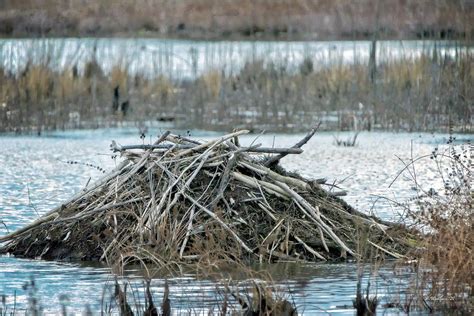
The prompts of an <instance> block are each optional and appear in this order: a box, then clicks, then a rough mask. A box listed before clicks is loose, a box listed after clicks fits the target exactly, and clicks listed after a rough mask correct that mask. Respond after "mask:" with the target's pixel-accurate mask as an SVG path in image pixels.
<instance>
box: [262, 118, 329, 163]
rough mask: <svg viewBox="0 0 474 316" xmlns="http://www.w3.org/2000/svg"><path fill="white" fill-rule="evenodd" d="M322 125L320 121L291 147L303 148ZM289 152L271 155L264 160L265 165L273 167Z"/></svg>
mask: <svg viewBox="0 0 474 316" xmlns="http://www.w3.org/2000/svg"><path fill="white" fill-rule="evenodd" d="M320 125H321V122H319V123H318V124H317V125H316V126H315V127H313V128H312V129H311V131H310V132H309V133H308V134H307V135H306V136H305V137H304V138H303V139H302V140H300V141H299V142H298V143H296V144H295V145H294V146H293V147H291V148H301V147H303V145H304V144H306V143H307V142H308V141H309V140H310V139H311V138H312V137H313V136H314V134H315V133H316V131H317V130H318V129H319V126H320ZM287 155H288V154H279V155H276V156H273V157H270V158H268V159H267V161H265V162H264V165H265V167H270V168H271V167H273V166H275V165H277V164H278V162H279V161H280V160H281V159H282V158H283V157H285V156H287Z"/></svg>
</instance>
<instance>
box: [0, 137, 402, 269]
mask: <svg viewBox="0 0 474 316" xmlns="http://www.w3.org/2000/svg"><path fill="white" fill-rule="evenodd" d="M315 131H316V128H315V129H313V130H312V131H311V132H310V133H308V135H307V136H306V137H304V139H302V140H301V141H300V142H299V143H298V144H296V145H295V146H293V147H291V148H263V147H261V146H260V145H259V144H257V145H251V146H250V147H242V146H241V145H240V143H239V136H240V135H243V134H246V133H248V131H245V130H243V131H237V132H234V133H231V134H228V135H225V136H222V137H219V138H216V139H214V140H211V141H207V142H198V141H196V140H192V139H188V138H185V137H180V136H177V135H173V134H171V133H170V132H166V133H164V134H163V135H161V137H159V139H158V140H157V141H156V142H155V143H154V144H153V145H137V146H119V145H118V144H116V143H115V142H112V145H111V149H112V150H113V151H114V152H119V153H120V155H121V157H122V158H123V161H122V162H121V163H120V164H119V165H118V167H117V168H116V169H115V170H113V171H112V172H111V173H110V174H107V175H105V176H104V177H103V178H102V179H99V180H98V181H97V182H96V183H95V184H93V185H90V186H88V187H87V188H85V189H83V190H82V191H81V192H79V193H78V194H76V195H75V196H74V197H72V198H71V199H69V200H68V201H66V202H64V203H62V204H61V205H60V206H59V207H57V208H55V209H53V210H52V211H50V212H49V213H47V214H45V215H44V216H43V217H41V218H39V219H38V220H36V221H35V222H33V223H31V224H29V225H27V226H26V227H24V228H22V229H19V230H17V231H15V232H13V233H10V234H8V235H6V236H3V237H0V242H2V244H3V246H2V248H1V252H3V253H11V254H13V255H16V256H22V257H30V258H43V259H59V260H61V259H62V260H103V261H107V262H109V263H110V262H120V263H121V264H127V263H131V262H137V261H139V262H151V263H156V264H158V265H161V266H163V265H167V264H170V263H177V264H181V263H183V264H184V263H192V262H199V261H203V260H206V262H210V261H212V260H221V259H226V260H231V261H232V260H241V259H250V260H252V259H256V260H261V261H262V260H265V261H277V260H284V261H321V260H335V259H338V258H341V257H342V258H347V257H356V256H358V255H360V249H361V241H362V244H364V245H365V248H367V247H368V248H370V249H372V250H375V251H377V253H379V254H384V255H386V256H389V257H401V256H403V254H404V253H405V252H406V248H407V243H406V242H405V241H406V240H408V238H407V232H406V230H405V229H404V228H403V227H401V226H399V225H395V224H392V223H388V222H384V221H382V220H380V219H378V218H375V217H371V216H368V215H365V214H363V213H360V212H358V211H356V210H355V209H353V208H352V207H351V206H349V205H348V204H346V203H345V202H344V201H342V200H341V199H340V198H338V197H337V196H335V195H334V194H332V193H331V192H330V191H328V190H325V189H324V187H327V188H330V186H326V184H325V183H324V180H309V179H304V178H302V177H301V176H299V175H297V174H294V173H288V172H286V171H285V170H283V169H282V168H281V167H280V166H279V165H278V162H279V161H280V159H281V158H283V157H285V156H286V155H289V154H299V153H301V152H302V149H301V147H302V146H303V145H304V144H305V143H306V142H307V141H308V140H309V139H310V138H311V137H312V136H313V135H314V133H315ZM311 163H317V162H311ZM361 236H362V237H361Z"/></svg>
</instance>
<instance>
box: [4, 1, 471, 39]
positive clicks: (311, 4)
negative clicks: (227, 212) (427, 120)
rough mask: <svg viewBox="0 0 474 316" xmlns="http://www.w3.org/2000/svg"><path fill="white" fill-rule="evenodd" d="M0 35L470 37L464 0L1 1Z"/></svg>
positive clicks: (468, 16) (469, 13)
mask: <svg viewBox="0 0 474 316" xmlns="http://www.w3.org/2000/svg"><path fill="white" fill-rule="evenodd" d="M2 4H3V8H1V9H2V10H1V11H0V34H3V35H4V36H71V35H72V36H77V35H80V36H91V35H92V36H110V35H121V34H127V35H150V36H157V35H158V36H180V37H186V38H223V37H224V38H229V37H230V38H242V37H258V38H282V39H292V38H306V39H308V38H312V39H341V38H346V39H357V38H371V37H372V36H374V35H375V34H377V36H378V37H380V38H459V37H462V38H465V37H468V38H470V37H471V36H472V33H473V24H472V21H473V20H474V6H473V4H472V2H471V1H465V0H455V1H448V0H437V1H432V0H423V1H421V0H397V1H394V0H358V1H344V0H338V1H328V0H279V1H275V0H260V1H252V0H233V1H221V0H182V1H175V0H121V1H113V0H106V1H104V0H102V1H94V0H83V1H70V0H22V1H16V0H4V1H2Z"/></svg>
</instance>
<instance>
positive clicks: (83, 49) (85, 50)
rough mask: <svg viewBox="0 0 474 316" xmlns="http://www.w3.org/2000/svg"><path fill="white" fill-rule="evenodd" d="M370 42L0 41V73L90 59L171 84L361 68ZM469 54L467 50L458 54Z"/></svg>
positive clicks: (451, 47)
mask: <svg viewBox="0 0 474 316" xmlns="http://www.w3.org/2000/svg"><path fill="white" fill-rule="evenodd" d="M457 45H458V44H457V43H455V42H450V41H437V42H435V41H378V42H377V60H378V61H384V60H393V59H398V58H400V57H404V58H412V57H415V56H419V55H420V54H422V53H427V54H431V53H432V51H433V48H436V49H437V50H438V52H439V53H440V54H441V55H442V56H444V55H445V54H446V55H448V56H454V55H455V54H456V53H458V52H459V51H460V47H458V46H457ZM370 46H371V42H370V41H335V42H329V41H323V42H317V41H304V42H298V41H295V42H281V41H266V42H251V41H236V42H234V41H219V42H207V41H186V40H161V39H150V38H135V39H126V38H98V39H97V38H81V39H75V38H63V39H61V38H56V39H0V61H2V62H3V65H0V66H3V67H4V68H5V70H7V71H12V72H14V73H16V72H18V71H20V70H21V69H23V68H24V67H25V66H26V63H27V62H28V61H36V62H38V61H39V62H43V63H44V62H46V61H47V63H48V65H50V66H52V67H53V68H56V69H64V68H67V67H72V65H77V67H78V69H79V70H82V69H83V68H84V64H85V63H86V62H89V61H91V60H92V59H94V58H95V59H96V60H97V61H98V63H99V64H100V65H101V66H102V68H103V69H104V70H105V72H107V73H108V72H109V71H110V70H111V68H112V67H113V66H115V65H117V64H121V65H123V66H125V67H127V69H128V70H129V71H130V72H131V73H142V74H145V75H152V76H156V75H158V74H162V75H165V76H169V77H171V78H175V79H182V78H190V77H195V76H196V75H200V74H202V73H205V72H207V71H209V70H213V69H222V70H224V71H226V72H227V73H235V72H237V71H239V70H240V69H241V67H242V66H243V65H244V63H245V62H248V61H256V60H264V61H266V62H270V61H271V62H273V63H275V64H276V65H280V66H283V67H285V68H286V67H287V66H288V67H289V68H296V67H295V66H296V65H298V64H300V63H301V62H302V61H303V60H304V58H311V59H313V61H314V64H315V65H316V66H318V65H327V64H330V63H339V62H343V63H365V62H366V61H367V60H368V58H369V54H370V53H369V52H370ZM463 49H467V50H469V51H472V48H463Z"/></svg>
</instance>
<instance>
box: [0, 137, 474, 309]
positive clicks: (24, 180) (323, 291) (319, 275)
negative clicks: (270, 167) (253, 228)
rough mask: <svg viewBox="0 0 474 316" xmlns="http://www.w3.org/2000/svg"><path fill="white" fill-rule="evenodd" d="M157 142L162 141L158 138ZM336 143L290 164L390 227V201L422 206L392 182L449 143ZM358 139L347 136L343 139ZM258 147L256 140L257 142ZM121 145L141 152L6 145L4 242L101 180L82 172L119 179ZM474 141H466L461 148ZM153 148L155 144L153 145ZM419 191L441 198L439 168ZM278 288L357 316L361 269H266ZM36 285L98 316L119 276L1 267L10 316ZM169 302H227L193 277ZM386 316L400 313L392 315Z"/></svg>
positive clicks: (182, 305)
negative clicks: (408, 165) (411, 162)
mask: <svg viewBox="0 0 474 316" xmlns="http://www.w3.org/2000/svg"><path fill="white" fill-rule="evenodd" d="M152 132H153V133H151V134H153V135H155V136H156V135H157V134H158V132H159V131H157V130H156V131H152ZM191 134H192V136H194V137H196V138H200V139H206V138H209V137H212V136H213V135H215V134H213V133H205V132H199V131H196V132H192V133H191ZM334 135H335V134H334V133H319V134H317V135H316V136H315V137H314V138H313V139H312V140H311V141H310V142H309V143H308V144H307V145H306V146H305V147H304V149H305V152H304V153H303V154H301V155H296V156H289V157H286V158H285V159H284V160H283V161H282V164H283V166H285V167H286V168H287V169H290V170H293V171H297V172H299V173H301V174H303V175H304V176H307V177H311V178H320V177H327V178H328V179H329V182H331V183H332V182H333V181H336V183H337V184H338V185H339V186H340V187H341V188H343V189H346V190H347V191H348V195H347V196H346V197H344V199H346V201H348V202H349V203H350V204H352V205H353V206H355V207H356V208H357V209H359V210H361V211H364V212H368V213H370V212H372V213H375V214H377V215H378V216H381V217H382V218H384V219H392V220H396V219H397V213H398V212H399V211H400V210H399V209H397V208H394V207H393V206H392V205H391V204H390V203H388V201H387V200H386V199H382V198H380V197H388V198H390V199H393V200H396V201H399V202H402V201H405V200H407V199H408V198H410V197H413V196H415V194H416V191H415V190H414V189H413V186H414V183H413V179H412V178H411V177H410V175H409V174H408V173H407V172H405V173H403V174H402V176H400V177H399V179H398V180H397V181H396V182H395V183H394V184H393V185H392V187H391V188H389V185H390V183H391V182H392V180H393V179H394V178H395V177H396V176H397V174H398V172H399V171H400V170H401V169H402V168H403V166H404V165H403V163H402V162H401V160H400V159H403V160H407V159H409V158H410V157H411V156H413V157H419V156H422V155H429V154H430V153H431V152H432V151H433V149H434V148H436V147H439V148H441V149H442V148H443V147H444V145H443V144H445V143H446V141H447V139H448V135H440V134H395V133H361V134H360V135H359V138H358V146H356V147H354V148H345V147H337V146H335V145H334V144H333V136H334ZM349 135H350V134H344V133H341V134H340V135H339V137H340V138H345V137H347V136H349ZM302 136H303V135H302V134H298V135H284V134H280V135H275V136H274V135H263V136H257V135H248V136H245V137H244V138H243V139H242V142H243V143H247V144H250V143H252V142H253V141H255V142H256V143H262V144H263V145H266V146H272V145H275V146H278V147H280V146H291V145H293V144H294V143H296V142H297V141H298V140H299V139H301V137H302ZM256 138H258V139H256ZM112 139H114V140H116V141H117V142H118V143H120V144H122V145H127V144H136V143H141V140H140V139H139V137H138V133H137V131H136V130H135V129H126V130H123V129H122V130H118V129H112V130H96V131H75V132H62V133H61V132H58V133H53V134H50V135H48V136H43V137H30V136H21V137H10V136H1V137H0V148H1V149H0V220H1V223H0V234H5V233H7V231H12V230H15V229H18V228H19V227H22V226H23V225H25V224H26V223H29V222H31V221H33V220H34V219H36V218H37V217H38V216H40V215H41V214H44V213H45V212H47V211H48V210H50V209H51V208H52V207H54V206H56V205H57V204H59V203H60V202H61V201H63V200H65V199H67V198H68V197H70V196H71V195H72V194H74V193H75V192H77V191H78V190H80V189H81V188H83V187H84V186H85V185H86V184H87V183H88V181H89V179H90V178H91V180H92V181H93V180H95V179H98V178H99V177H100V176H101V175H102V173H101V172H100V171H99V170H97V169H94V168H91V167H89V166H85V165H82V164H68V163H66V162H67V161H77V162H81V163H87V164H93V165H96V166H99V167H101V168H104V169H106V170H111V169H113V168H114V166H115V164H116V163H117V162H118V161H115V160H113V159H112V158H111V157H110V152H109V150H108V148H109V145H110V141H111V140H112ZM468 139H471V141H472V137H470V136H458V141H460V142H463V141H467V140H468ZM149 141H150V140H149V139H147V140H146V142H149ZM415 167H416V169H415V171H416V176H417V181H418V183H420V184H421V186H422V189H423V190H426V191H427V190H429V189H431V188H433V189H435V190H438V191H440V190H441V189H442V186H443V183H442V182H440V181H439V177H438V170H437V167H436V165H435V164H434V162H433V161H432V160H430V159H429V158H426V159H424V160H421V161H420V162H419V163H417V164H416V165H415ZM267 268H268V269H270V270H271V271H272V274H273V275H274V276H275V279H276V280H277V281H278V282H277V283H278V284H280V285H281V286H282V288H283V289H285V291H286V292H290V293H291V298H292V299H294V300H295V303H296V304H297V305H298V306H300V309H299V311H300V312H304V314H306V315H317V314H327V313H328V312H329V313H330V314H349V315H351V314H353V310H352V308H351V304H352V303H351V300H352V299H353V298H354V297H355V286H356V265H355V264H353V263H341V264H304V265H303V264H285V265H282V264H280V265H275V266H271V267H267ZM134 275H135V273H133V271H132V272H130V273H129V276H128V278H129V280H130V282H131V283H132V284H134V286H135V288H136V291H137V293H138V292H140V291H141V289H142V285H141V283H140V282H141V281H140V280H139V279H135V278H134ZM382 275H385V276H386V279H384V278H378V282H376V283H374V284H373V285H372V286H373V289H374V293H375V291H377V293H378V295H379V296H380V297H382V298H383V300H386V301H387V300H390V298H391V296H393V295H394V294H392V293H397V292H398V290H399V288H400V286H401V285H400V284H402V283H403V280H402V281H400V282H401V283H400V284H397V283H396V282H395V283H394V281H393V280H394V279H393V272H392V269H390V268H389V267H384V268H382ZM31 278H34V279H35V281H36V284H37V290H38V296H39V297H40V301H41V304H42V305H43V307H44V308H45V310H46V311H49V312H53V311H59V301H60V298H61V295H62V294H66V295H67V296H68V298H69V299H68V306H69V309H70V310H74V311H77V312H81V311H83V310H84V308H85V306H86V304H88V305H89V306H90V307H91V309H92V310H96V309H98V308H99V306H100V305H101V302H100V300H101V297H102V291H103V288H104V285H105V284H110V283H111V281H112V280H113V276H112V275H111V273H110V271H109V269H108V268H106V267H101V266H97V265H95V266H94V265H84V264H79V263H59V262H47V261H40V260H26V259H18V258H13V257H8V256H3V257H0V295H1V294H6V295H7V296H8V298H7V302H8V303H9V304H10V308H11V306H12V304H13V300H14V295H15V293H16V302H17V308H23V309H24V308H25V306H26V302H27V296H26V294H27V292H26V291H25V290H24V289H23V288H22V286H23V285H24V284H25V283H26V282H28V281H29V280H30V279H31ZM163 282H164V281H163V280H161V279H157V280H154V281H153V283H152V285H153V289H154V291H155V293H156V299H157V301H158V302H160V301H161V296H162V295H161V293H163ZM169 282H170V292H171V294H170V299H171V302H172V307H173V308H174V310H175V311H176V312H178V311H183V312H192V313H198V314H199V313H203V314H207V312H206V311H207V310H209V309H212V308H213V307H215V306H216V298H218V297H219V291H218V290H217V288H218V287H217V285H216V284H215V282H213V281H211V280H197V279H196V278H195V277H194V276H193V275H185V276H183V277H181V278H176V279H171V280H170V281H169ZM387 313H390V314H392V313H396V311H388V312H387Z"/></svg>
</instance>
